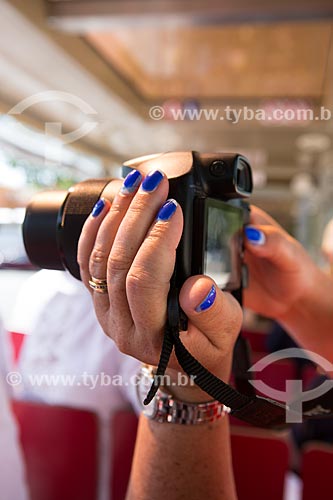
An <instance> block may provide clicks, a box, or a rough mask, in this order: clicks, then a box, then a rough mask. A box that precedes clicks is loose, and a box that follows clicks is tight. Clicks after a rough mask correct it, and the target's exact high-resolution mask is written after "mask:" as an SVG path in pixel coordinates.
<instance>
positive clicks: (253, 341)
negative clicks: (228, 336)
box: [242, 330, 268, 354]
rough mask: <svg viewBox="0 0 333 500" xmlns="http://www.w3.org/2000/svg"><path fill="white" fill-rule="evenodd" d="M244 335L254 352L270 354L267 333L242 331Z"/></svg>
mask: <svg viewBox="0 0 333 500" xmlns="http://www.w3.org/2000/svg"><path fill="white" fill-rule="evenodd" d="M242 335H243V337H244V338H246V339H247V340H248V342H249V344H250V347H251V350H252V351H254V352H260V353H266V354H267V353H268V351H267V332H260V331H258V332H256V331H254V330H242Z"/></svg>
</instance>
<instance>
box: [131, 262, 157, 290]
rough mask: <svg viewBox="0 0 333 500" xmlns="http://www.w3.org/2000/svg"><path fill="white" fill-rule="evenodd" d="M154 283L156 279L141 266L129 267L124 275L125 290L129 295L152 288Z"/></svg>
mask: <svg viewBox="0 0 333 500" xmlns="http://www.w3.org/2000/svg"><path fill="white" fill-rule="evenodd" d="M154 284H156V281H155V280H153V279H152V277H151V276H150V274H149V272H148V271H146V270H144V269H142V268H134V269H131V271H130V272H129V273H128V275H127V277H126V290H127V292H128V294H129V295H132V294H133V295H136V294H137V293H139V292H142V291H143V290H153V289H154V288H155V287H154Z"/></svg>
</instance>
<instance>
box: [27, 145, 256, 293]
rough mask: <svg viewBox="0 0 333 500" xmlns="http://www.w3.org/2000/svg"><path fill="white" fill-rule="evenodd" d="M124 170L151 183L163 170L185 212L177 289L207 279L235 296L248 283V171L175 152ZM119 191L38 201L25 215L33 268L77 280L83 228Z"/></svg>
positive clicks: (106, 187) (100, 186)
mask: <svg viewBox="0 0 333 500" xmlns="http://www.w3.org/2000/svg"><path fill="white" fill-rule="evenodd" d="M124 167H125V169H129V168H135V169H138V170H140V172H141V173H142V174H143V175H146V174H147V173H148V172H150V171H152V170H156V169H159V170H162V171H163V172H164V173H165V174H166V176H167V177H168V179H169V183H170V188H169V197H170V198H174V199H175V200H177V202H178V203H179V204H180V205H181V207H182V210H183V214H184V230H183V234H182V238H181V241H180V244H179V247H178V250H177V259H176V271H175V272H176V282H177V286H178V288H179V287H180V286H181V285H182V283H183V282H184V281H185V280H186V278H188V277H189V276H191V275H196V274H207V275H209V276H211V277H212V278H213V279H214V280H215V282H216V283H217V285H218V286H219V287H220V288H223V289H226V290H230V291H234V290H237V289H239V288H241V285H242V281H243V280H244V272H243V270H244V267H243V264H242V255H243V245H242V228H243V225H244V224H245V223H247V222H248V215H249V209H248V204H247V203H246V202H245V201H244V200H246V198H248V196H249V195H250V193H251V191H252V175H251V168H250V165H249V163H248V161H247V160H246V158H244V157H243V156H241V155H239V154H230V153H225V154H224V153H220V154H219V153H214V154H200V153H197V152H194V151H193V152H176V153H174V152H171V153H164V154H155V155H150V156H145V157H141V158H137V159H135V160H131V161H129V162H127V163H125V165H124ZM118 185H119V183H116V182H115V180H114V179H91V180H87V181H84V182H80V183H78V184H76V185H75V186H73V187H72V188H71V189H69V191H68V192H65V191H49V192H44V193H39V194H37V195H36V196H35V197H34V198H33V200H32V201H31V202H30V204H29V205H28V207H27V209H26V215H25V220H24V223H23V237H24V243H25V248H26V251H27V254H28V256H29V258H30V260H31V262H32V263H33V264H35V265H37V266H38V267H42V268H46V269H59V270H62V269H68V270H69V272H70V273H71V274H72V275H73V276H74V277H76V278H77V279H80V271H79V267H78V264H77V259H76V255H77V244H78V240H79V236H80V233H81V230H82V226H83V224H84V221H85V220H86V218H87V217H88V215H89V214H90V212H91V210H92V208H93V206H94V204H95V203H96V201H97V200H98V199H99V198H100V197H101V196H104V197H107V198H109V199H111V200H112V197H113V196H114V194H115V192H116V188H118V187H117V186H118Z"/></svg>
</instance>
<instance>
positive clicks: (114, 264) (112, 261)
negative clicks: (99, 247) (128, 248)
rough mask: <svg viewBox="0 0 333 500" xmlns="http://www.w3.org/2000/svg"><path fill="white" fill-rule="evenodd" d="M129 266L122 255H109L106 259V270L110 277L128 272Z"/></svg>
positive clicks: (127, 260)
mask: <svg viewBox="0 0 333 500" xmlns="http://www.w3.org/2000/svg"><path fill="white" fill-rule="evenodd" d="M129 266H130V262H129V259H126V258H125V257H124V255H122V253H119V254H116V255H115V254H111V255H110V256H109V259H108V263H107V268H108V272H109V273H110V275H111V276H114V275H116V274H123V273H125V272H127V271H128V268H129Z"/></svg>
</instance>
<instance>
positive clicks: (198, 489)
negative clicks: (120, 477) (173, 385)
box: [127, 416, 236, 500]
mask: <svg viewBox="0 0 333 500" xmlns="http://www.w3.org/2000/svg"><path fill="white" fill-rule="evenodd" d="M155 498H158V499H160V500H164V499H165V500H170V499H172V500H181V499H187V498H191V499H193V500H202V499H203V498H205V499H206V500H233V499H236V493H235V487H234V481H233V472H232V462H231V452H230V436H229V422H228V417H227V416H225V417H222V418H221V419H219V420H217V421H216V422H214V423H212V424H198V425H179V424H160V423H157V422H153V421H151V420H149V419H147V418H146V417H144V416H142V417H141V419H140V424H139V429H138V438H137V443H136V449H135V455H134V461H133V468H132V474H131V481H130V486H129V491H128V495H127V500H151V499H155Z"/></svg>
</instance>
